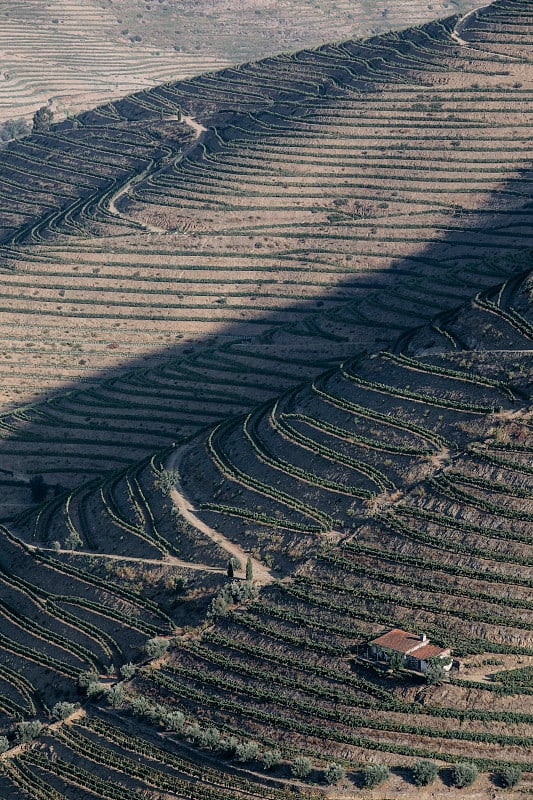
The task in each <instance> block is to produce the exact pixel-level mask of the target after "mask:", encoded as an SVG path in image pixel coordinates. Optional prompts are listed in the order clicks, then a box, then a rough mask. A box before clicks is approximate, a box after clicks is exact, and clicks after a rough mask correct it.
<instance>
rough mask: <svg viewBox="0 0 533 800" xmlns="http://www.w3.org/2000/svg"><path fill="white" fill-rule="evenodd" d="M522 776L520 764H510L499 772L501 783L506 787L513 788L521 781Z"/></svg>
mask: <svg viewBox="0 0 533 800" xmlns="http://www.w3.org/2000/svg"><path fill="white" fill-rule="evenodd" d="M521 777H522V770H521V769H520V767H519V766H518V764H509V766H508V767H504V768H503V769H502V770H500V773H499V778H500V783H501V785H502V786H503V788H504V789H512V788H513V786H516V785H517V783H519V781H520V778H521Z"/></svg>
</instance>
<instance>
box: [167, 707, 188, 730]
mask: <svg viewBox="0 0 533 800" xmlns="http://www.w3.org/2000/svg"><path fill="white" fill-rule="evenodd" d="M163 722H164V725H165V728H168V730H169V731H176V732H177V733H181V732H182V731H183V726H184V725H185V715H184V714H182V713H181V711H169V713H168V714H167V715H166V717H165V719H164V720H163Z"/></svg>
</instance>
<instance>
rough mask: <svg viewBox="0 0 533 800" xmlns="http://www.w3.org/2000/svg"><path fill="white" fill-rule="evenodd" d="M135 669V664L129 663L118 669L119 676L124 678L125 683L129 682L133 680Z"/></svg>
mask: <svg viewBox="0 0 533 800" xmlns="http://www.w3.org/2000/svg"><path fill="white" fill-rule="evenodd" d="M136 671H137V668H136V666H135V664H132V663H131V661H130V662H129V663H128V664H123V665H122V666H121V668H120V674H121V676H122V677H123V678H124V680H125V681H129V680H130V678H133V676H134V675H135V672H136Z"/></svg>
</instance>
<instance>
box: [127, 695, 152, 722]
mask: <svg viewBox="0 0 533 800" xmlns="http://www.w3.org/2000/svg"><path fill="white" fill-rule="evenodd" d="M151 706H152V704H151V702H150V701H149V700H148V698H147V697H144V695H142V694H139V695H137V696H136V697H133V698H132V700H131V712H132V714H135V716H136V717H145V716H146V715H147V714H148V712H149V710H150V708H151Z"/></svg>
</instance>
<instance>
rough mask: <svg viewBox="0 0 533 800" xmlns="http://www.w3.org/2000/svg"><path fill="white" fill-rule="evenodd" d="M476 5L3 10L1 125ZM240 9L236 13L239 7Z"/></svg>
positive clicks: (60, 5)
mask: <svg viewBox="0 0 533 800" xmlns="http://www.w3.org/2000/svg"><path fill="white" fill-rule="evenodd" d="M476 5H479V3H478V2H475V0H472V1H469V0H461V1H460V2H459V3H454V4H453V5H451V4H448V3H446V2H442V0H439V2H437V3H434V4H433V5H432V7H431V9H430V8H428V7H427V5H426V4H425V3H422V2H420V0H395V2H385V0H383V2H380V3H369V2H366V0H361V1H360V2H357V3H348V2H343V3H332V2H325V3H322V4H320V5H317V4H315V3H312V2H308V1H307V0H289V2H285V3H273V2H270V3H266V4H265V3H264V2H250V3H245V4H243V3H237V2H234V0H232V1H231V2H227V3H216V4H213V3H212V2H206V1H205V0H204V2H200V3H194V4H191V3H188V2H180V1H179V0H165V2H159V3H153V4H152V5H150V4H147V3H144V2H141V0H125V2H123V1H122V0H121V1H120V2H107V0H86V2H76V1H74V0H53V1H52V2H48V3H42V2H38V1H37V2H36V1H35V0H9V2H8V1H7V0H2V2H1V3H0V22H1V24H0V54H1V55H2V72H1V73H0V124H1V123H2V122H3V121H4V120H7V119H17V118H19V117H22V116H24V117H26V118H29V117H31V115H32V114H33V112H34V111H35V110H36V109H37V108H39V107H40V106H43V105H46V106H49V107H50V108H51V109H52V110H53V111H54V113H56V115H57V116H58V118H63V117H64V116H65V115H69V114H74V113H77V112H78V111H80V110H82V109H84V108H90V107H92V106H94V105H96V104H97V103H101V102H105V101H107V100H109V99H110V98H117V97H121V96H123V95H124V94H127V93H128V92H132V91H137V90H139V89H142V88H145V87H150V86H154V85H156V84H158V83H161V82H162V81H168V80H177V79H179V78H186V77H189V76H191V75H198V74H200V73H202V72H205V71H207V70H211V69H220V68H221V67H223V66H225V65H227V64H234V63H240V62H242V61H247V60H253V59H257V58H261V57H264V56H266V55H270V54H272V53H277V52H281V51H285V50H296V49H299V48H302V47H310V46H315V45H317V44H320V43H322V42H324V41H331V40H339V39H347V38H349V37H353V36H367V35H369V34H371V33H380V32H382V31H385V30H390V29H391V28H392V29H394V28H399V27H405V26H406V25H418V24H420V23H424V22H427V21H428V20H429V19H432V18H435V17H437V16H443V15H445V14H447V13H452V12H453V13H455V12H457V11H458V12H461V11H466V10H468V9H469V8H473V7H474V6H476ZM243 6H244V7H243Z"/></svg>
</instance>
